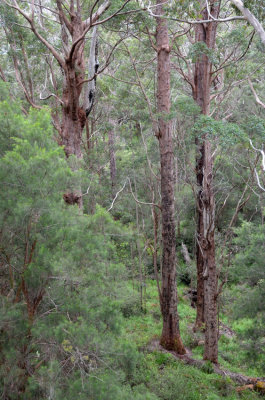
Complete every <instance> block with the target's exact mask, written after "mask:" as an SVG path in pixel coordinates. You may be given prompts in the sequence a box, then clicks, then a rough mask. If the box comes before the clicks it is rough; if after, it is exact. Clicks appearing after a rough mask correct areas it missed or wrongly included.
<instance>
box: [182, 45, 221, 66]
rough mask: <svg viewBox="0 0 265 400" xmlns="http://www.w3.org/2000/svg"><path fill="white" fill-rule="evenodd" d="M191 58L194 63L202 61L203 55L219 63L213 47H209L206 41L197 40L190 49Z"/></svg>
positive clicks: (212, 61) (213, 62)
mask: <svg viewBox="0 0 265 400" xmlns="http://www.w3.org/2000/svg"><path fill="white" fill-rule="evenodd" d="M188 56H189V58H190V59H191V61H192V62H193V63H195V62H197V61H200V60H201V59H202V57H203V56H207V58H208V59H209V61H210V62H211V63H212V64H215V63H217V56H216V54H215V52H214V50H213V49H209V47H208V46H207V44H206V43H204V42H196V43H194V44H193V45H192V46H191V47H190V49H189V55H188Z"/></svg>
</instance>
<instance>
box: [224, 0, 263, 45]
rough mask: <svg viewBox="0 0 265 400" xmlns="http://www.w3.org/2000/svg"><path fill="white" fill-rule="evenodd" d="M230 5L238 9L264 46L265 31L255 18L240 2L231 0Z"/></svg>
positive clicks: (239, 0)
mask: <svg viewBox="0 0 265 400" xmlns="http://www.w3.org/2000/svg"><path fill="white" fill-rule="evenodd" d="M231 1H232V3H233V4H234V5H235V6H236V7H237V8H238V9H239V11H240V12H241V13H242V14H243V15H244V18H245V19H246V20H247V21H248V22H249V23H250V24H251V25H252V26H253V28H254V29H255V31H256V32H257V34H258V35H259V37H260V39H261V41H262V43H263V44H264V45H265V31H264V29H263V26H262V25H261V23H260V22H259V21H258V20H257V18H256V17H255V16H254V15H253V14H252V13H251V12H250V11H249V9H248V8H246V7H244V4H243V2H242V1H241V0H231Z"/></svg>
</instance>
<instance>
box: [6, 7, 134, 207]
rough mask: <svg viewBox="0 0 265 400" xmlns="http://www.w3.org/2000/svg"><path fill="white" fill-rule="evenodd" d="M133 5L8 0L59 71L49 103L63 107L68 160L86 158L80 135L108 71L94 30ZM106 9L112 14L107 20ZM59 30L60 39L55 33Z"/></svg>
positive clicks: (71, 196)
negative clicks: (101, 78)
mask: <svg viewBox="0 0 265 400" xmlns="http://www.w3.org/2000/svg"><path fill="white" fill-rule="evenodd" d="M129 1H130V0H126V1H124V2H123V3H122V4H118V5H117V6H116V5H115V4H114V5H113V4H112V3H111V2H110V1H109V0H106V1H105V2H103V3H101V4H99V2H98V1H95V2H92V3H91V2H85V3H81V2H80V1H79V0H71V1H70V4H68V3H67V2H66V1H63V0H56V1H55V2H51V3H50V2H46V3H45V4H44V3H38V4H37V3H35V2H32V3H30V2H29V3H28V2H20V1H18V2H17V1H16V0H12V1H11V2H8V1H6V0H4V3H5V4H6V5H7V6H8V7H10V8H12V9H13V10H14V11H15V12H16V13H18V14H19V15H20V16H21V17H22V18H21V19H20V21H21V23H20V22H19V23H20V25H24V24H25V28H28V29H30V30H31V32H32V33H33V35H34V36H35V38H37V39H38V40H39V41H40V42H41V43H42V45H43V46H44V48H46V51H48V53H49V54H50V55H51V57H52V59H54V60H55V61H56V63H57V65H59V67H60V71H61V74H62V75H63V79H62V90H61V94H60V95H59V93H58V86H57V84H56V80H55V74H54V72H53V71H51V76H52V79H51V80H52V85H53V89H54V91H55V93H50V94H49V95H48V96H46V99H47V98H49V97H55V98H56V99H57V105H58V104H59V105H60V107H61V118H60V117H59V119H57V120H56V121H55V122H56V128H57V130H58V132H59V143H60V144H61V145H63V146H64V151H65V154H66V156H67V157H69V156H71V155H74V156H76V158H77V160H78V159H81V158H82V150H81V142H82V132H83V129H84V127H85V124H86V119H87V117H88V115H89V113H90V111H91V109H92V106H93V102H94V96H95V80H96V76H97V75H98V74H99V73H100V72H101V70H102V69H104V66H103V67H102V68H101V69H99V65H98V60H97V51H98V45H97V34H96V27H97V25H100V24H102V23H105V22H107V21H108V20H110V19H111V18H113V17H114V16H117V15H119V13H120V12H121V11H122V10H123V8H124V7H125V6H126V4H128V3H129ZM108 9H110V13H109V14H108V15H106V17H105V18H103V14H104V13H106V12H107V10H108ZM57 25H59V29H60V33H59V36H60V38H58V37H57V31H56V30H55V29H54V26H57ZM92 28H93V35H92V39H91V44H90V59H89V65H88V69H89V72H88V76H86V75H87V74H86V70H87V68H86V60H85V45H86V36H87V34H88V32H89V31H91V30H92ZM54 35H55V37H54ZM114 47H115V46H114ZM107 63H108V61H107ZM50 67H51V64H50ZM51 68H52V67H51ZM86 83H87V85H86ZM84 88H85V89H84ZM31 103H32V102H31ZM65 196H66V198H65V200H66V201H67V202H68V203H70V204H74V203H77V204H79V205H81V203H82V196H81V193H80V190H79V191H77V192H74V193H68V194H66V195H65Z"/></svg>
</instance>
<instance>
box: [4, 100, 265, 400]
mask: <svg viewBox="0 0 265 400" xmlns="http://www.w3.org/2000/svg"><path fill="white" fill-rule="evenodd" d="M0 107H1V111H2V113H1V115H2V116H4V117H3V119H2V121H1V133H3V134H7V133H8V134H9V135H10V136H11V137H10V139H9V140H8V141H5V144H6V148H5V147H4V146H3V147H2V157H1V165H0V166H1V168H0V171H1V172H0V179H1V187H2V189H3V190H1V201H0V204H1V227H2V228H1V311H0V313H1V323H0V324H1V325H0V327H1V347H0V357H1V365H0V371H1V373H0V377H1V378H0V379H1V388H2V389H1V390H2V392H1V393H2V397H3V398H8V399H16V398H20V399H22V398H23V399H27V400H29V399H47V398H50V399H56V400H59V399H69V400H70V399H73V398H78V399H88V398H89V399H91V400H92V399H94V400H98V399H100V400H105V399H106V400H109V399H115V400H119V399H120V400H124V399H139V400H140V399H150V400H155V399H164V400H171V399H172V400H181V399H183V400H189V399H190V400H196V399H207V400H214V399H220V398H226V399H228V400H229V399H230V400H232V399H238V398H240V399H256V398H259V394H257V393H255V392H251V391H244V392H243V393H240V394H238V393H237V391H236V384H235V383H234V382H233V381H232V380H231V379H230V378H224V377H221V376H218V375H216V374H215V373H214V372H213V369H212V366H211V363H208V364H207V363H206V364H205V365H204V366H203V367H202V368H199V369H198V368H195V367H192V366H189V365H185V364H184V363H183V362H182V361H180V360H177V359H176V358H175V357H174V355H172V354H171V353H167V352H166V351H164V352H163V351H162V350H161V348H160V347H159V345H158V343H159V336H160V334H161V329H162V321H161V314H160V305H159V298H158V292H157V286H156V281H155V280H154V277H153V269H152V253H151V251H150V250H149V251H148V249H147V245H146V239H145V237H144V235H143V234H139V233H137V232H135V227H134V226H133V224H132V223H130V222H121V221H120V218H117V217H116V218H115V219H116V221H115V219H113V217H112V216H111V215H110V213H108V212H107V211H106V210H104V209H103V208H102V207H101V206H99V205H98V206H96V207H95V210H94V212H93V214H92V215H88V214H80V211H79V209H78V207H77V206H76V207H72V206H70V207H69V206H68V205H66V204H65V202H64V200H63V196H62V194H63V192H64V189H65V187H66V186H68V187H69V188H71V187H72V186H73V185H74V184H75V183H76V181H77V180H78V179H80V175H82V174H83V171H82V170H79V171H78V172H76V173H74V172H73V171H72V170H71V169H70V168H69V167H68V165H67V162H66V161H65V158H64V154H63V150H62V149H61V148H60V147H58V146H57V145H56V143H55V142H54V140H53V129H52V126H51V123H50V116H49V112H48V111H41V112H40V111H34V110H32V111H31V112H30V114H29V115H28V116H27V117H25V116H23V115H22V114H21V113H20V112H17V110H18V107H17V105H16V104H15V103H13V102H8V101H7V100H5V101H2V102H1V104H0ZM76 174H77V175H76ZM130 201H131V200H130ZM118 219H119V220H118ZM185 229H186V228H184V232H185ZM235 232H236V236H235V239H234V242H233V246H232V249H235V250H234V251H235V255H234V256H233V260H232V265H231V267H230V269H229V278H228V283H227V285H226V287H225V289H224V291H223V293H222V297H221V299H220V304H219V320H220V324H219V329H220V339H219V363H220V366H221V367H223V368H224V369H227V370H230V371H234V372H240V373H242V374H244V375H247V376H253V377H260V376H262V374H263V373H264V362H265V356H264V342H263V341H264V339H263V338H264V307H263V306H264V268H263V249H264V247H262V246H264V233H265V232H264V226H263V225H255V224H254V223H252V222H248V223H246V222H241V223H240V224H239V227H238V228H236V230H235ZM186 235H188V233H186ZM186 237H187V236H186ZM138 241H139V248H140V253H141V254H142V257H141V258H140V262H141V263H140V264H139V255H138V253H137V252H136V250H137V248H136V247H133V248H132V246H135V243H136V242H138ZM246 242H248V246H247V249H246V248H245V243H246ZM241 246H242V250H240V247H241ZM14 249H15V250H14ZM177 249H178V257H179V262H178V276H179V278H178V287H179V293H178V296H179V298H178V305H179V318H180V330H181V334H182V337H183V341H184V345H185V347H187V348H189V349H190V350H191V351H192V354H193V357H194V358H195V359H196V358H197V359H201V358H202V355H203V333H202V332H196V333H194V332H193V329H192V327H193V324H194V321H195V316H196V309H195V308H193V307H191V299H190V297H189V293H188V291H189V284H191V285H194V275H195V265H194V262H193V261H192V264H191V265H190V267H187V266H186V264H185V261H184V259H183V256H182V254H181V246H180V245H178V247H177ZM139 268H140V270H139ZM139 274H140V275H139ZM140 276H141V281H140Z"/></svg>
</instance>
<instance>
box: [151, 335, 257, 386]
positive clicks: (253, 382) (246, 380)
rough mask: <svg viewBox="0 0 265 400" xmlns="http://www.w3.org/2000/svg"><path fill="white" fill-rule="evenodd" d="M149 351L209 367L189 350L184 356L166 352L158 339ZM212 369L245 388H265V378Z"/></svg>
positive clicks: (194, 364)
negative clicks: (167, 354)
mask: <svg viewBox="0 0 265 400" xmlns="http://www.w3.org/2000/svg"><path fill="white" fill-rule="evenodd" d="M148 349H149V350H151V351H154V350H157V351H161V352H162V353H170V354H172V355H173V357H174V358H175V359H177V360H181V361H183V362H184V363H185V364H187V365H192V366H193V367H197V368H200V369H201V368H202V367H203V366H204V365H207V364H206V363H207V362H206V361H204V360H196V359H194V358H192V352H191V351H190V350H188V349H186V351H187V352H186V354H184V355H179V354H177V353H176V352H174V351H170V350H165V349H164V348H163V347H162V346H161V345H160V344H159V341H158V340H157V339H156V340H153V341H152V342H151V343H150V344H149V346H148ZM212 368H213V372H214V373H216V374H218V375H221V376H224V377H228V378H230V379H232V381H234V382H235V383H236V384H237V385H241V386H242V385H244V387H246V386H247V385H248V388H249V389H258V387H259V386H261V384H263V383H264V386H265V378H264V377H263V378H253V377H249V376H245V375H242V374H238V373H237V372H231V371H229V370H225V369H221V368H220V367H219V366H218V365H215V364H212ZM250 386H251V387H250ZM262 386H263V385H262ZM256 387H257V388H256ZM246 388H247V387H246Z"/></svg>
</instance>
